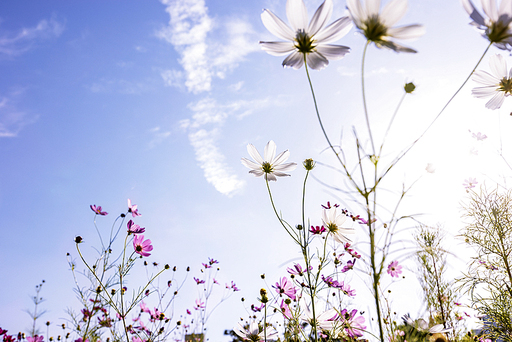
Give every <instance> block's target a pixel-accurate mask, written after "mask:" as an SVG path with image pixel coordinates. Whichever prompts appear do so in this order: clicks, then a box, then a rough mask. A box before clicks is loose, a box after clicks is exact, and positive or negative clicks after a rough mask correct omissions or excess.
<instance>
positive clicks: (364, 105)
mask: <svg viewBox="0 0 512 342" xmlns="http://www.w3.org/2000/svg"><path fill="white" fill-rule="evenodd" d="M370 43H371V41H369V40H367V41H366V44H365V46H364V50H363V59H362V61H361V89H362V92H363V107H364V117H365V119H366V127H368V135H369V137H370V142H371V144H372V151H373V154H374V155H375V144H374V143H373V135H372V130H371V128H370V119H369V117H368V108H367V106H366V92H365V87H364V65H365V59H366V50H368V45H370Z"/></svg>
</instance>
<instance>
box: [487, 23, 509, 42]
mask: <svg viewBox="0 0 512 342" xmlns="http://www.w3.org/2000/svg"><path fill="white" fill-rule="evenodd" d="M500 19H501V17H500ZM511 21H512V18H506V19H505V20H498V21H497V22H493V23H492V24H491V26H490V27H489V28H488V29H487V32H486V33H487V38H489V41H490V42H491V43H500V42H502V41H504V40H506V39H508V38H510V36H511V35H510V33H509V24H510V22H511Z"/></svg>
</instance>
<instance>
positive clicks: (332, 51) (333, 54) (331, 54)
mask: <svg viewBox="0 0 512 342" xmlns="http://www.w3.org/2000/svg"><path fill="white" fill-rule="evenodd" d="M316 50H317V51H318V52H320V53H321V54H322V55H324V56H325V57H327V58H328V59H333V60H336V59H340V58H343V56H345V55H346V54H347V53H349V52H350V48H349V47H347V46H342V45H324V44H322V45H318V46H317V47H316Z"/></svg>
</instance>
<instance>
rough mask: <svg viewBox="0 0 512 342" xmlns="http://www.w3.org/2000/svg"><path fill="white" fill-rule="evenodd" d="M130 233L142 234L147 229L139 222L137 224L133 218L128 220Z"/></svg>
mask: <svg viewBox="0 0 512 342" xmlns="http://www.w3.org/2000/svg"><path fill="white" fill-rule="evenodd" d="M127 227H128V234H140V233H144V232H145V231H146V228H141V227H140V226H139V225H138V224H135V223H134V222H133V221H132V220H130V221H128V224H127Z"/></svg>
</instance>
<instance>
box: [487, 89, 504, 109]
mask: <svg viewBox="0 0 512 342" xmlns="http://www.w3.org/2000/svg"><path fill="white" fill-rule="evenodd" d="M503 101H505V93H504V92H502V91H499V92H497V93H496V95H494V96H493V97H492V99H490V100H489V102H487V103H486V104H485V107H487V108H489V109H492V110H495V109H499V108H500V107H501V105H502V104H503Z"/></svg>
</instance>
